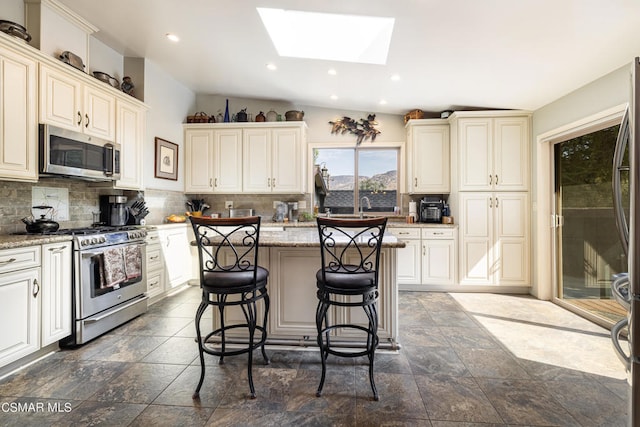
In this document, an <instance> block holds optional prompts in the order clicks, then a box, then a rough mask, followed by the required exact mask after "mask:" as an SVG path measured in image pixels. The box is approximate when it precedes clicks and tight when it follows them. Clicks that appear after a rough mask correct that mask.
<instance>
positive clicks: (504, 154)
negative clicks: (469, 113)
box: [456, 116, 530, 191]
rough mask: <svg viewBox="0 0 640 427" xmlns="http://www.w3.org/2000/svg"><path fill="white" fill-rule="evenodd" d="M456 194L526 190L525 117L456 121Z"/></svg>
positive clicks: (527, 136)
mask: <svg viewBox="0 0 640 427" xmlns="http://www.w3.org/2000/svg"><path fill="white" fill-rule="evenodd" d="M456 122H457V134H458V165H459V171H458V178H459V182H458V190H460V191H526V190H528V189H529V170H530V169H529V149H530V148H529V145H530V144H529V139H530V137H529V132H530V130H529V117H528V116H512V117H510V116H504V117H464V116H463V117H460V118H458V119H457V120H456Z"/></svg>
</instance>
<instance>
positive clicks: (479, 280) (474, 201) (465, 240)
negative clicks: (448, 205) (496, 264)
mask: <svg viewBox="0 0 640 427" xmlns="http://www.w3.org/2000/svg"><path fill="white" fill-rule="evenodd" d="M492 203H493V198H492V194H491V193H461V194H460V214H459V215H460V217H461V218H460V221H459V224H460V283H462V284H489V283H491V282H492V280H493V277H492V263H493V254H492V243H493V204H492Z"/></svg>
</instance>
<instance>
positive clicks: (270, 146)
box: [242, 127, 305, 193]
mask: <svg viewBox="0 0 640 427" xmlns="http://www.w3.org/2000/svg"><path fill="white" fill-rule="evenodd" d="M243 132H244V133H243V158H244V161H243V165H242V166H243V185H242V187H243V191H244V192H246V193H302V192H303V191H304V190H303V185H302V183H303V176H304V175H303V170H304V167H303V166H304V160H305V159H304V158H303V156H302V153H303V151H304V150H303V147H302V130H301V128H300V127H292V128H273V129H272V128H255V129H244V131H243Z"/></svg>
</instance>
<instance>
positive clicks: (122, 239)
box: [56, 227, 148, 346]
mask: <svg viewBox="0 0 640 427" xmlns="http://www.w3.org/2000/svg"><path fill="white" fill-rule="evenodd" d="M56 234H71V235H73V294H74V298H73V325H74V326H73V333H72V335H71V336H69V337H68V338H66V339H64V340H62V341H60V344H61V345H66V346H72V345H78V344H84V343H86V342H87V341H90V340H92V339H94V338H96V337H98V336H99V335H102V334H103V333H105V332H107V331H109V330H111V329H113V328H115V327H117V326H119V325H121V324H123V323H125V322H127V321H129V320H131V319H133V318H134V317H136V316H139V315H140V314H142V313H144V312H146V311H147V299H148V297H147V296H146V292H147V280H146V277H145V269H146V268H145V267H146V265H145V264H146V250H145V237H146V235H147V232H146V231H145V230H143V229H140V228H136V227H120V228H117V227H104V228H86V229H69V230H58V231H57V232H56Z"/></svg>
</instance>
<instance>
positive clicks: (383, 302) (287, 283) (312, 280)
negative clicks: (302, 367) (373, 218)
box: [269, 248, 398, 345]
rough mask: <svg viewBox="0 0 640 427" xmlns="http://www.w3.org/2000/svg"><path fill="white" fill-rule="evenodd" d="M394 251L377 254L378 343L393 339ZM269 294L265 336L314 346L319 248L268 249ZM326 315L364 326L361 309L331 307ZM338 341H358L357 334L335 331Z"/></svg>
mask: <svg viewBox="0 0 640 427" xmlns="http://www.w3.org/2000/svg"><path fill="white" fill-rule="evenodd" d="M395 251H396V250H395V249H384V248H383V249H382V252H381V254H380V272H379V290H380V299H379V301H378V322H379V324H378V336H379V337H380V342H381V343H382V342H383V341H385V340H386V341H395V340H397V335H398V333H397V328H398V325H397V323H396V319H395V315H396V313H395V307H396V304H397V300H396V298H397V290H396V287H395V275H396V271H395V270H396V253H395ZM269 258H270V263H269V264H270V268H271V269H270V276H269V293H270V296H271V314H270V316H269V326H270V331H269V337H271V338H276V339H277V338H283V339H293V340H297V341H299V342H300V343H303V342H305V341H308V342H310V343H311V344H312V345H315V344H316V342H317V340H316V335H317V329H316V323H315V313H316V307H317V304H318V299H317V296H316V292H317V287H316V277H315V274H316V271H318V269H319V268H320V250H319V248H271V250H270V255H269ZM329 316H330V318H331V319H333V320H332V321H333V322H335V323H356V324H360V325H366V322H367V321H366V316H365V315H364V312H363V310H362V308H361V307H349V308H347V307H335V306H334V307H331V308H330V309H329ZM336 338H337V339H338V340H341V339H342V340H347V341H348V340H350V339H357V338H362V335H361V334H357V333H352V332H351V331H348V330H344V331H339V333H338V334H337V335H336Z"/></svg>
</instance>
